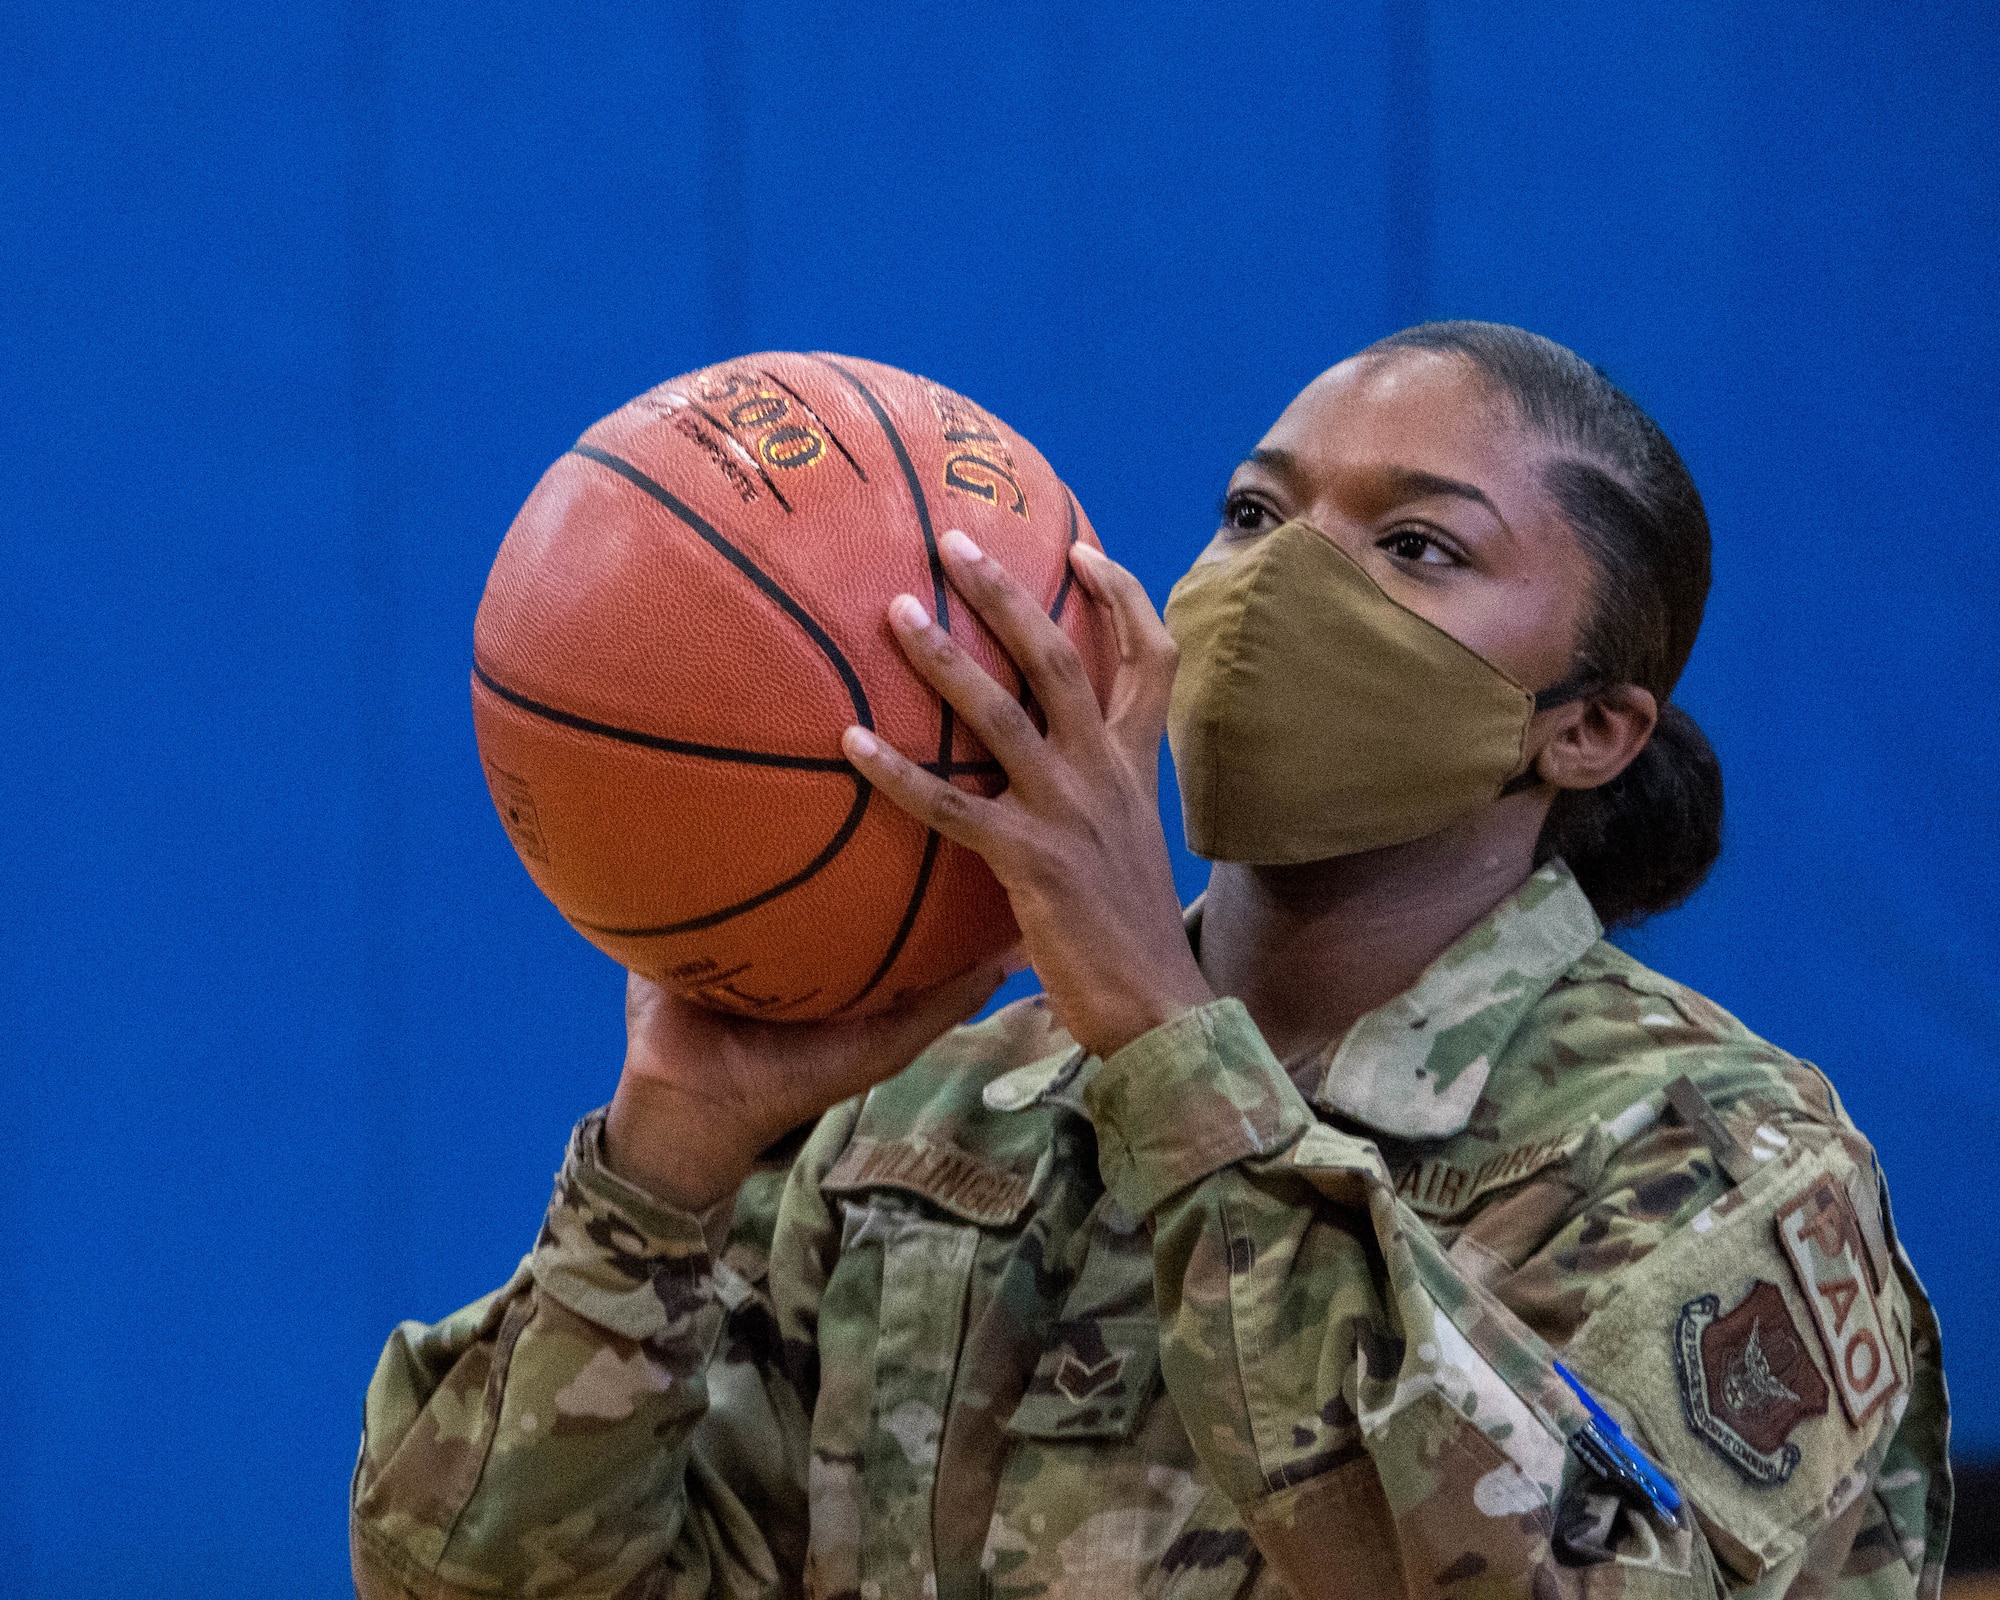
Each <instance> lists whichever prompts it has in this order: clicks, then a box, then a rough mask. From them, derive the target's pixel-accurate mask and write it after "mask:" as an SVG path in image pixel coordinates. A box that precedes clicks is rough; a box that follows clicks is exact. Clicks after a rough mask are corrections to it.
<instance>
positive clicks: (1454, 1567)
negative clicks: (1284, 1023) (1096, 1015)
mask: <svg viewBox="0 0 2000 1600" xmlns="http://www.w3.org/2000/svg"><path fill="white" fill-rule="evenodd" d="M1084 1097H1085V1100H1086V1103H1087V1104H1088V1105H1089V1107H1090V1110H1091V1114H1092V1120H1093V1121H1094V1122H1095V1123H1096V1125H1097V1128H1098V1133H1099V1140H1100V1151H1099V1161H1100V1165H1101V1166H1102V1168H1103V1172H1104V1177H1105V1182H1106V1184H1107V1185H1108V1186H1109V1187H1110V1189H1111V1190H1112V1192H1113V1194H1114V1195H1115V1196H1116V1197H1117V1199H1118V1200H1119V1201H1120V1203H1121V1204H1123V1205H1125V1206H1126V1207H1127V1208H1128V1209H1130V1210H1132V1211H1134V1212H1135V1213H1137V1214H1140V1215H1144V1216H1147V1217H1148V1218H1149V1219H1150V1221H1151V1223H1152V1227H1153V1236H1154V1244H1153V1249H1154V1277H1155V1285H1156V1294H1157V1296H1158V1303H1159V1313H1160V1324H1161V1367H1162V1371H1163V1372H1164V1374H1165V1376H1166V1383H1167V1390H1168V1394H1169V1396H1170V1397H1171V1399H1172V1400H1173V1402H1174V1404H1175V1406H1176V1408H1177V1409H1178V1411H1179V1412H1180V1415H1181V1419H1182V1421H1183V1423H1184V1425H1185V1426H1186V1429H1187V1432H1188V1435H1189V1437H1190V1438H1191V1439H1192V1440H1193V1442H1194V1445H1195V1448H1196V1450H1197V1451H1198V1452H1199V1453H1200V1455H1201V1457H1202V1460H1203V1462H1204V1464H1205V1465H1206V1466H1207V1468H1208V1469H1209V1471H1210V1472H1211V1473H1212V1474H1213V1476H1214V1477H1215V1479H1216V1480H1217V1482H1218V1483H1219V1485H1220V1486H1221V1487H1222V1488H1223V1489H1224V1490H1225V1491H1226V1492H1227V1493H1228V1494H1229V1496H1230V1498H1231V1499H1232V1500H1233V1501H1234V1503H1235V1505H1236V1507H1237V1510H1238V1512H1239V1514H1240V1515H1241V1516H1242V1518H1243V1520H1244V1523H1245V1525H1246V1526H1247V1527H1248V1528H1249V1530H1250V1532H1251V1534H1252V1536H1253V1537H1254V1538H1255V1539H1256V1541H1257V1544H1258V1546H1259V1548H1260V1549H1261V1550H1262V1551H1263V1553H1264V1556H1265V1558H1266V1559H1267V1560H1268V1561H1269V1562H1270V1564H1271V1566H1272V1567H1273V1568H1274V1569H1275V1571H1276V1573H1277V1574H1278V1576H1279V1577H1281V1578H1282V1579H1283V1580H1284V1581H1285V1582H1286V1583H1287V1584H1288V1585H1289V1586H1290V1587H1291V1589H1292V1590H1293V1591H1294V1592H1295V1593H1297V1594H1298V1595H1300V1596H1316V1595H1335V1594H1338V1595H1352V1594H1356V1593H1364V1594H1392V1593H1393V1594H1401V1593H1411V1594H1416V1593H1432V1592H1435V1591H1436V1590H1437V1589H1438V1588H1439V1587H1440V1586H1444V1585H1449V1584H1453V1583H1457V1582H1459V1581H1462V1580H1465V1579H1468V1578H1472V1577H1475V1576H1476V1577H1477V1578H1478V1579H1479V1584H1478V1587H1480V1589H1481V1592H1487V1591H1488V1590H1490V1591H1491V1592H1495V1593H1499V1592H1507V1593H1528V1592H1533V1593H1535V1594H1537V1595H1542V1594H1552V1593H1566V1592H1573V1591H1574V1590H1575V1588H1576V1583H1575V1579H1576V1576H1577V1574H1576V1572H1575V1570H1574V1569H1561V1570H1560V1571H1559V1569H1558V1568H1557V1566H1556V1565H1555V1563H1554V1561H1553V1559H1552V1543H1553V1538H1554V1535H1555V1529H1556V1507H1557V1504H1558V1502H1559V1501H1560V1500H1561V1499H1562V1491H1563V1486H1564V1480H1565V1466H1566V1460H1567V1450H1566V1446H1567V1441H1568V1439H1569V1437H1570V1435H1571V1434H1573V1433H1575V1432H1576V1431H1577V1430H1578V1429H1579V1428H1581V1427H1582V1426H1583V1425H1584V1423H1585V1422H1586V1420H1587V1417H1586V1415H1585V1414H1584V1413H1583V1411H1582V1409H1581V1406H1580V1403H1579V1402H1578V1401H1577V1400H1576V1399H1575V1397H1574V1396H1573V1395H1572V1394H1571V1393H1570V1392H1569V1390H1568V1389H1567V1388H1566V1387H1565V1386H1564V1385H1563V1384H1562V1382H1561V1380H1560V1379H1559V1378H1558V1376H1557V1375H1556V1373H1555V1371H1554V1368H1553V1365H1552V1357H1551V1353H1550V1351H1549V1349H1548V1347H1547V1346H1546V1345H1545V1344H1544V1343H1543V1342H1542V1341H1541V1339H1540V1338H1539V1337H1537V1336H1536V1335H1535V1334H1534V1333H1533V1332H1531V1331H1530V1330H1529V1329H1528V1328H1527V1327H1526V1326H1525V1325H1523V1324H1522V1323H1521V1322H1520V1321H1519V1319H1517V1318H1515V1317H1514V1316H1513V1315H1512V1314H1511V1313H1510V1312H1508V1311H1507V1310H1506V1309H1505V1308H1504V1307H1503V1306H1501V1305H1500V1304H1499V1302H1498V1301H1496V1300H1495V1299H1494V1298H1493V1297H1492V1296H1491V1295H1490V1294H1489V1293H1488V1292H1487V1291H1486V1290H1484V1289H1483V1288H1482V1287H1481V1286H1479V1285H1478V1284H1477V1283H1476V1282H1474V1281H1473V1280H1472V1279H1470V1278H1469V1277H1467V1276H1466V1275H1464V1274H1463V1273H1461V1272H1460V1271H1459V1270H1458V1269H1457V1267H1456V1266H1455V1265H1454V1264H1453V1263H1452V1262H1451V1261H1450V1260H1449V1259H1448V1258H1447V1257H1446V1255H1445V1254H1444V1252H1443V1250H1442V1249H1441V1247H1440V1246H1439V1244H1438V1242H1437V1240H1436V1238H1435V1237H1434V1236H1433V1235H1432V1234H1431V1232H1430V1230H1429V1229H1428V1228H1427V1227H1425V1226H1424V1224H1423V1223H1422V1222H1421V1221H1420V1220H1419V1219H1418V1218H1417V1217H1416V1216H1415V1214H1414V1213H1413V1212H1411V1211H1410V1210H1409V1209H1408V1207H1407V1206H1406V1205H1404V1204H1403V1203H1402V1202H1400V1201H1399V1200H1398V1199H1397V1197H1396V1195H1395V1192H1394V1189H1393V1187H1392V1185H1391V1182H1390V1178H1389V1173H1388V1171H1387V1169H1386V1167H1385V1166H1384V1164H1383V1161H1382V1158H1381V1155H1380V1153H1379V1152H1378V1151H1377V1149H1376V1148H1375V1146H1373V1145H1372V1144H1370V1143H1368V1142H1367V1141H1365V1140H1362V1139H1357V1138H1351V1137H1349V1136H1347V1135H1345V1134H1342V1133H1340V1132H1338V1131H1336V1130H1335V1129H1333V1128H1331V1127H1328V1126H1326V1125H1324V1124H1321V1123H1319V1122H1318V1121H1317V1119H1316V1118H1315V1117H1314V1116H1313V1114H1312V1112H1311V1110H1310V1108H1309V1107H1308V1106H1307V1105H1306V1103H1305V1101H1304V1099H1303V1098H1302V1097H1301V1096H1300V1094H1299V1093H1298V1091H1297V1089H1296V1088H1295V1087H1294V1086H1293V1084H1292V1083H1291V1081H1290V1080H1289V1079H1288V1078H1287V1077H1286V1075H1285V1073H1284V1071H1283V1069H1282V1068H1281V1067H1280V1066H1279V1064H1278V1063H1277V1061H1276V1060H1275V1059H1274V1058H1273V1057H1272V1055H1271V1053H1270V1051H1269V1049H1268V1048H1267V1047H1266V1045H1265V1044H1264V1041H1263V1039H1262V1037H1261V1036H1260V1035H1259V1034H1258V1032H1257V1030H1256V1028H1255V1026H1254V1025H1253V1024H1252V1023H1251V1021H1250V1019H1249V1016H1248V1014H1247V1013H1246V1012H1245V1011H1244V1010H1243V1008H1242V1007H1241V1005H1240V1004H1238V1003H1237V1002H1236V1001H1234V1000H1220V1001H1216V1002H1213V1003H1211V1004H1210V1005H1207V1006H1204V1007H1202V1008H1200V1009H1199V1010H1197V1011H1194V1012H1191V1013H1189V1014H1187V1015H1186V1016H1183V1017H1182V1018H1180V1019H1179V1020H1177V1021H1176V1022H1174V1023H1172V1024H1169V1025H1168V1026H1166V1027H1164V1028H1160V1029H1157V1030H1155V1031H1154V1032H1153V1033H1150V1034H1147V1035H1146V1036H1144V1037H1143V1038H1141V1039H1139V1040H1137V1041H1135V1042H1134V1043H1133V1044H1131V1045H1129V1046H1127V1047H1126V1048H1125V1049H1124V1050H1122V1051H1120V1052H1118V1054H1117V1055H1115V1056H1113V1057H1112V1058H1111V1059H1110V1060H1109V1061H1107V1062H1105V1063H1103V1065H1102V1066H1101V1067H1100V1068H1099V1069H1098V1070H1097V1072H1096V1075H1095V1076H1094V1077H1093V1078H1092V1079H1091V1080H1090V1082H1089V1084H1088V1086H1087V1087H1086V1088H1085V1089H1084ZM1639 1542H1640V1544H1642V1545H1643V1546H1644V1548H1643V1549H1641V1550H1639V1551H1638V1552H1637V1553H1636V1554H1635V1553H1634V1552H1633V1551H1630V1550H1625V1551H1621V1553H1620V1559H1621V1560H1623V1561H1624V1562H1625V1563H1626V1565H1625V1566H1623V1567H1621V1568H1620V1569H1619V1572H1620V1576H1621V1577H1622V1578H1623V1579H1624V1581H1625V1586H1626V1587H1633V1586H1635V1585H1636V1586H1637V1587H1640V1588H1645V1589H1648V1590H1649V1591H1651V1592H1656V1593H1668V1594H1671V1593H1686V1594H1690V1595H1694V1594H1706V1593H1710V1592H1712V1587H1713V1568H1712V1565H1711V1563H1710V1558H1709V1554H1708V1551H1707V1548H1706V1547H1705V1545H1703V1543H1702V1542H1701V1541H1700V1540H1699V1539H1697V1538H1695V1537H1694V1536H1693V1535H1692V1534H1691V1533H1690V1532H1688V1531H1684V1530H1679V1529H1671V1528H1668V1527H1666V1526H1665V1525H1660V1526H1659V1527H1657V1528H1651V1529H1650V1531H1648V1532H1646V1533H1645V1534H1644V1535H1643V1536H1642V1537H1641V1539H1640V1541H1639ZM1330 1547H1332V1548H1338V1549H1339V1551H1340V1553H1341V1557H1340V1560H1339V1561H1338V1562H1329V1561H1328V1560H1327V1551H1328V1549H1329V1548H1330ZM1642 1567H1643V1569H1644V1571H1643V1572H1641V1570H1640V1569H1641V1568H1642ZM1603 1578H1604V1575H1603V1574H1600V1582H1599V1587H1602V1588H1603V1589H1604V1591H1605V1592H1607V1593H1609V1592H1613V1587H1614V1586H1613V1585H1612V1584H1609V1583H1606V1582H1604V1581H1603Z"/></svg>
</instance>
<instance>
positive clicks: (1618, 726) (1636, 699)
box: [1535, 683, 1660, 789]
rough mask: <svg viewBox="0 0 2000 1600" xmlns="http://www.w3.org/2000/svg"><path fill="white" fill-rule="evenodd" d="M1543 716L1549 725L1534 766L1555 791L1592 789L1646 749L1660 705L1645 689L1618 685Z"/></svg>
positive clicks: (1649, 691) (1656, 720)
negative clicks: (1550, 727) (1547, 718)
mask: <svg viewBox="0 0 2000 1600" xmlns="http://www.w3.org/2000/svg"><path fill="white" fill-rule="evenodd" d="M1547 715H1548V717H1549V720H1550V721H1551V722H1553V723H1554V724H1555V727H1554V729H1553V730H1552V731H1551V732H1550V733H1549V735H1548V737H1547V739H1546V740H1545V741H1544V743H1543V745H1542V748H1541V750H1540V752H1539V753H1538V754H1537V755H1536V757H1535V770H1536V771H1537V772H1539V773H1540V774H1541V776H1542V779H1543V781H1544V782H1547V783H1552V784H1554V785H1555V786H1556V787H1557V788H1558V789H1595V788H1596V787H1598V785H1600V784H1605V783H1609V782H1610V781H1611V780H1612V779H1613V778H1615V777H1617V776H1618V774H1619V773H1621V772H1623V771H1624V770H1625V769H1626V768H1627V767H1629V766H1630V765H1631V764H1632V763H1633V761H1634V760H1635V759H1636V758H1637V757H1638V754H1639V752H1640V751H1641V750H1643V749H1645V748H1646V741H1647V740H1648V739H1650V738H1652V737H1653V726H1654V724H1655V723H1657V722H1658V721H1659V720H1660V703H1659V702H1658V701H1657V700H1655V699H1654V698H1653V694H1652V691H1651V690H1650V689H1642V688H1640V687H1639V686H1638V685H1637V684H1636V683H1621V684H1619V685H1618V686H1617V687H1616V688H1613V689H1606V690H1603V691H1602V692H1600V693H1598V694H1594V695H1592V696H1591V697H1590V698H1589V699H1587V700H1578V701H1576V702H1574V703H1572V704H1570V705H1566V706H1558V707H1556V708H1555V709H1554V710H1552V711H1550V712H1548V713H1547Z"/></svg>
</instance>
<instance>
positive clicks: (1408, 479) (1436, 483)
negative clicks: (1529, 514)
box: [1379, 467, 1507, 527]
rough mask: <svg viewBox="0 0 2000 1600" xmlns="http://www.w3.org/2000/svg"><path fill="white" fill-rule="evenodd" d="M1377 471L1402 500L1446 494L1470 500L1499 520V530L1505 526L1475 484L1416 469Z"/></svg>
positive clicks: (1497, 508)
mask: <svg viewBox="0 0 2000 1600" xmlns="http://www.w3.org/2000/svg"><path fill="white" fill-rule="evenodd" d="M1379 470H1380V472H1381V475H1382V476H1383V477H1384V478H1386V479H1388V481H1389V482H1390V483H1392V484H1394V485H1395V486H1396V489H1397V492H1398V493H1399V494H1401V495H1402V497H1403V498H1404V499H1406V500H1428V499H1430V498H1431V497H1432V496H1434V495H1449V496H1450V497H1451V498H1452V499H1454V500H1470V501H1472V502H1473V503H1474V504H1475V505H1482V506H1484V507H1485V508H1486V509H1487V510H1488V511H1490V512H1492V513H1493V515H1494V516H1496V517H1499V518H1500V522H1501V525H1502V526H1503V527H1504V526H1505V525H1506V521H1507V519H1506V518H1505V517H1501V516H1500V508H1499V507H1498V506H1496V505H1495V504H1494V503H1493V502H1492V500H1490V499H1489V498H1488V497H1487V494H1486V491H1485V490H1484V489H1482V488H1480V487H1479V486H1478V485H1477V484H1472V483H1460V482H1459V481H1458V479H1456V478H1440V477H1439V476H1438V475H1437V474H1436V473H1435V472H1423V471H1420V470H1419V469H1418V468H1416V467H1383V468H1381V469H1379Z"/></svg>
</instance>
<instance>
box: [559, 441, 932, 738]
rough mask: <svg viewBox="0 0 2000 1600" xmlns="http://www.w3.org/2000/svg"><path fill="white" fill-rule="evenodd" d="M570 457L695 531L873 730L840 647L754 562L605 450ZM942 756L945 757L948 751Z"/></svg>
mask: <svg viewBox="0 0 2000 1600" xmlns="http://www.w3.org/2000/svg"><path fill="white" fill-rule="evenodd" d="M570 454H572V455H578V456H582V457H583V458H584V460H586V461H595V462H596V463H597V464H598V465H599V466H600V467H609V468H610V469H611V470H612V471H613V472H615V473H617V474H618V476H619V477H621V478H623V479H624V480H625V481H626V482H627V483H629V484H631V485H632V486H633V487H634V488H637V489H639V490H641V491H642V492H644V493H646V494H649V495H651V496H652V497H653V498H654V499H655V500H657V501H659V502H660V504H661V505H663V506H665V507H666V508H667V509H668V510H669V511H671V512H672V513H673V514H674V515H675V516H677V517H679V518H680V519H681V521H683V522H685V523H686V524H687V525H688V526H689V527H690V528H692V529H694V531H695V532H696V533H697V534H698V535H699V536H700V537H701V539H702V540H703V541H704V542H705V543H706V544H707V545H708V546H709V547H710V548H711V549H713V550H714V551H715V552H716V553H717V554H718V555H720V556H721V557H722V558H723V559H724V560H725V561H727V562H728V563H729V564H730V565H731V566H733V567H735V568H736V569H737V570H738V571H739V572H741V573H742V574H743V575H744V577H746V578H748V579H749V580H750V581H751V582H752V583H754V584H756V585H757V587H758V588H759V589H761V590H763V592H764V594H765V595H766V596H767V597H768V598H769V599H770V600H771V601H772V602H773V603H775V604H776V605H777V606H778V607H779V609H780V610H782V611H783V612H784V613H785V615H786V616H788V617H790V618H791V619H792V620H793V621H794V622H796V623H797V624H798V625H799V626H800V627H801V628H803V629H804V630H805V633H806V637H807V638H809V639H811V640H812V642H813V644H814V645H815V646H817V647H818V649H819V652H820V654H821V655H823V656H825V657H826V659H827V660H828V661H829V662H830V663H832V666H833V670H834V671H835V672H838V673H839V674H840V680H841V682H842V683H843V684H845V685H846V686H847V698H848V699H849V700H851V701H853V703H854V720H855V721H856V722H858V723H859V724H860V725H861V726H862V727H864V728H873V727H874V726H875V714H874V712H872V711H871V710H870V709H869V707H868V692H867V691H866V690H865V689H863V688H862V687H861V679H860V677H859V675H858V674H856V672H855V670H854V668H853V667H852V666H850V665H849V664H848V660H847V657H846V656H844V655H842V654H841V653H840V646H839V645H837V644H835V643H834V642H833V640H832V638H831V637H830V636H829V635H828V633H827V631H826V629H824V628H822V627H821V626H820V625H819V624H818V623H817V622H816V621H814V620H813V617H812V614H811V613H810V612H809V611H807V610H806V608H805V607H804V606H802V605H800V604H799V603H798V601H796V600H794V599H793V598H792V597H791V596H790V595H788V594H787V593H785V591H784V590H783V589H782V588H780V587H779V585H778V584H777V582H776V581H775V580H774V579H772V578H771V577H770V576H769V574H767V573H766V572H765V571H764V570H763V568H761V567H759V566H758V565H757V563H756V562H754V561H752V560H751V559H750V558H749V557H748V556H746V555H745V554H744V553H743V552H742V551H741V550H739V549H737V548H736V546H735V545H733V544H731V543H730V542H729V541H728V540H727V539H725V538H723V536H722V535H721V534H720V533H718V532H716V530H715V528H714V527H713V526H711V525H710V524H709V523H708V522H707V521H705V520H704V519H703V517H702V516H701V514H700V513H699V512H698V511H696V510H695V509H694V508H693V507H692V506H690V505H688V504H686V503H685V502H684V501H682V500H680V499H678V498H676V497H675V496H674V495H673V494H672V493H671V492H670V491H668V490H666V489H663V488H661V487H660V485H659V484H657V483H655V482H654V481H653V480H652V479H651V478H649V477H647V476H646V474H645V473H643V472H641V471H640V470H639V469H638V468H637V467H635V466H633V465H632V463H631V462H629V461H626V460H624V459H622V458H621V457H618V456H614V455H612V454H611V453H610V452H609V451H608V450H600V449H598V448H597V447H596V446H595V445H588V444H584V443H582V442H581V441H579V442H578V443H577V444H575V445H573V446H571V448H570ZM945 754H946V755H947V756H948V755H949V754H950V751H949V750H947V751H946V752H945Z"/></svg>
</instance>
